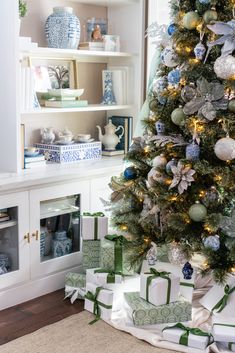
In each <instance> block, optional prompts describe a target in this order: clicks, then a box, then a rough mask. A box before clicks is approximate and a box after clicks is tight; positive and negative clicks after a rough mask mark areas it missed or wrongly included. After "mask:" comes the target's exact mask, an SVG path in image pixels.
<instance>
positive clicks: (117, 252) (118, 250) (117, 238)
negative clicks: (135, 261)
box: [105, 234, 128, 273]
mask: <svg viewBox="0 0 235 353" xmlns="http://www.w3.org/2000/svg"><path fill="white" fill-rule="evenodd" d="M105 239H107V240H109V241H113V242H114V271H115V272H121V273H123V246H124V245H125V244H127V243H128V240H127V239H126V238H125V237H124V236H123V235H117V234H112V235H106V236H105Z"/></svg>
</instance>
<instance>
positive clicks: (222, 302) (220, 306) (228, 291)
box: [211, 284, 235, 313]
mask: <svg viewBox="0 0 235 353" xmlns="http://www.w3.org/2000/svg"><path fill="white" fill-rule="evenodd" d="M234 291H235V287H232V288H230V287H229V285H228V284H226V286H225V287H224V296H223V297H222V298H221V299H220V301H218V303H217V304H215V306H214V307H213V308H212V310H211V311H212V312H213V311H214V310H216V309H218V310H217V313H221V311H223V310H224V308H225V307H226V305H227V303H228V299H229V296H230V295H231V294H232V293H233V292H234Z"/></svg>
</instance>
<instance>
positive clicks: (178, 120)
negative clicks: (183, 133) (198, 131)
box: [171, 107, 186, 126]
mask: <svg viewBox="0 0 235 353" xmlns="http://www.w3.org/2000/svg"><path fill="white" fill-rule="evenodd" d="M185 118H186V115H185V114H184V111H183V108H181V107H179V108H176V109H174V110H173V112H172V113H171V120H172V122H173V123H174V124H175V125H178V126H182V125H183V124H184V122H185Z"/></svg>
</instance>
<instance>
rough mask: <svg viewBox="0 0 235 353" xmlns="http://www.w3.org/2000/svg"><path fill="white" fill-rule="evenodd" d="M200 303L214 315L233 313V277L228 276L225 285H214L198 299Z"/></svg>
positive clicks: (230, 314) (234, 299) (229, 314)
mask: <svg viewBox="0 0 235 353" xmlns="http://www.w3.org/2000/svg"><path fill="white" fill-rule="evenodd" d="M200 304H201V305H202V306H204V307H205V308H206V309H207V310H209V311H211V312H213V314H214V315H215V316H216V315H219V316H224V317H229V316H232V315H235V309H234V308H235V277H234V276H230V277H229V279H228V281H227V283H226V284H225V285H218V284H216V285H214V286H213V287H212V288H211V289H210V290H209V291H208V292H207V293H206V295H204V297H203V298H202V299H201V300H200Z"/></svg>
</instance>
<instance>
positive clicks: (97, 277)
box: [86, 268, 122, 286]
mask: <svg viewBox="0 0 235 353" xmlns="http://www.w3.org/2000/svg"><path fill="white" fill-rule="evenodd" d="M86 281H87V283H94V284H97V285H98V286H103V285H104V284H107V283H108V284H109V283H122V276H121V275H120V274H115V273H114V272H113V271H108V270H105V269H102V268H92V269H87V270H86Z"/></svg>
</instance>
